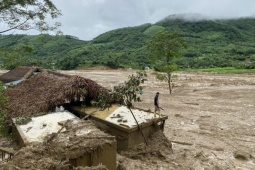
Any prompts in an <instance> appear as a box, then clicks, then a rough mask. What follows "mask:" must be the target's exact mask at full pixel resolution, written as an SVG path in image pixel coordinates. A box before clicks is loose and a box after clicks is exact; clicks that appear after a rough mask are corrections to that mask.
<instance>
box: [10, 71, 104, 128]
mask: <svg viewBox="0 0 255 170" xmlns="http://www.w3.org/2000/svg"><path fill="white" fill-rule="evenodd" d="M106 91H107V90H106V89H105V88H104V87H102V86H100V85H99V84H97V83H96V82H95V81H92V80H90V79H85V78H82V77H79V76H69V75H64V74H60V73H57V72H52V71H47V70H43V71H41V72H40V73H38V74H36V75H34V76H32V77H30V78H29V79H27V80H25V81H23V82H22V83H20V84H18V85H16V86H14V87H12V88H9V89H8V90H7V91H6V93H5V94H6V95H7V96H8V99H9V113H8V118H7V121H6V123H7V125H11V119H12V118H15V117H23V116H29V115H34V114H38V113H40V112H50V111H54V110H55V108H56V107H57V106H61V105H70V104H74V103H78V102H82V103H83V104H89V103H90V101H91V100H93V99H94V100H96V99H97V96H98V95H99V94H100V93H101V92H106Z"/></svg>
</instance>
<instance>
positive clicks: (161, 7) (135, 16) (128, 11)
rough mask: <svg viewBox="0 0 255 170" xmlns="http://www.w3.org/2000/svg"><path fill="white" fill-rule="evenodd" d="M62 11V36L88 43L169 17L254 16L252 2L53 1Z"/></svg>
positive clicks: (254, 3)
mask: <svg viewBox="0 0 255 170" xmlns="http://www.w3.org/2000/svg"><path fill="white" fill-rule="evenodd" d="M52 1H53V3H55V5H56V6H57V8H59V9H60V10H61V11H62V14H63V16H62V17H61V18H59V19H58V20H59V21H60V22H61V23H62V27H61V30H62V31H63V32H64V34H68V35H73V36H77V37H79V38H80V39H82V40H90V39H93V38H95V37H96V36H98V35H99V34H102V33H104V32H106V31H110V30H113V29H116V28H122V27H127V26H136V25H141V24H144V23H155V22H157V21H159V20H161V19H163V18H165V17H166V16H168V15H170V14H179V13H201V14H203V15H206V16H209V17H213V18H235V17H245V16H252V15H253V16H254V14H255V12H254V7H255V0H221V1H220V0H157V1H156V0H69V1H60V0H52Z"/></svg>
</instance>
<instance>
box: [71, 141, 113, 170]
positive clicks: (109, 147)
mask: <svg viewBox="0 0 255 170" xmlns="http://www.w3.org/2000/svg"><path fill="white" fill-rule="evenodd" d="M116 150H117V146H116V142H112V143H107V144H104V145H103V146H100V147H98V149H97V150H95V151H92V152H91V153H86V154H85V155H83V156H81V157H79V158H77V159H72V160H70V163H71V164H72V165H74V166H89V167H90V166H97V165H99V164H102V165H105V166H106V167H107V168H108V169H110V170H116V166H117V165H116V152H117V151H116Z"/></svg>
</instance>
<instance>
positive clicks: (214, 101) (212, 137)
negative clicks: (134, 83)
mask: <svg viewBox="0 0 255 170" xmlns="http://www.w3.org/2000/svg"><path fill="white" fill-rule="evenodd" d="M63 73H65V74H77V75H80V76H83V77H86V78H90V79H92V80H95V81H97V82H98V83H99V84H101V85H103V86H105V87H108V88H109V87H113V86H114V85H116V84H119V83H122V82H124V81H125V80H127V77H128V75H131V74H135V71H133V70H126V71H121V70H77V71H63ZM175 75H176V76H177V77H176V79H175V80H174V90H173V93H172V94H171V95H170V94H169V91H168V89H167V83H164V82H160V81H159V80H157V79H155V76H154V74H153V72H151V71H148V81H147V82H146V83H145V84H144V94H143V96H142V102H141V103H137V104H136V105H137V106H140V107H143V108H146V109H147V108H150V109H151V110H153V98H154V95H155V93H156V92H157V91H159V92H160V97H159V100H160V106H161V107H162V108H164V111H161V113H162V114H165V115H167V116H168V120H167V121H166V124H165V130H164V134H165V136H166V137H167V138H168V139H169V140H170V141H172V144H173V146H172V148H173V153H170V152H168V151H166V150H165V149H164V148H163V149H164V150H160V151H159V152H154V153H153V152H151V153H146V152H144V155H143V156H141V155H140V156H130V155H132V154H127V153H126V154H124V155H126V157H123V156H122V155H119V156H118V157H119V161H123V164H125V165H126V167H127V169H162V170H163V169H197V170H199V169H242V170H243V169H255V75H254V74H216V73H185V72H179V73H176V74H175ZM159 139H161V138H159ZM156 143H157V142H156ZM158 143H160V144H161V142H160V141H158ZM163 145H164V144H163ZM161 147H162V146H161V145H159V146H158V148H159V149H161ZM154 149H155V148H154ZM131 153H132V152H131Z"/></svg>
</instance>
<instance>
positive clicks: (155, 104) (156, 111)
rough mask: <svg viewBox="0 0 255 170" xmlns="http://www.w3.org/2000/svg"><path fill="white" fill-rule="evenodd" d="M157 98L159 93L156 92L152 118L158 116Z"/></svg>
mask: <svg viewBox="0 0 255 170" xmlns="http://www.w3.org/2000/svg"><path fill="white" fill-rule="evenodd" d="M158 97H159V92H157V93H156V96H155V97H154V106H155V110H154V117H156V114H157V113H158V114H159V115H160V108H159V101H158Z"/></svg>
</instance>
